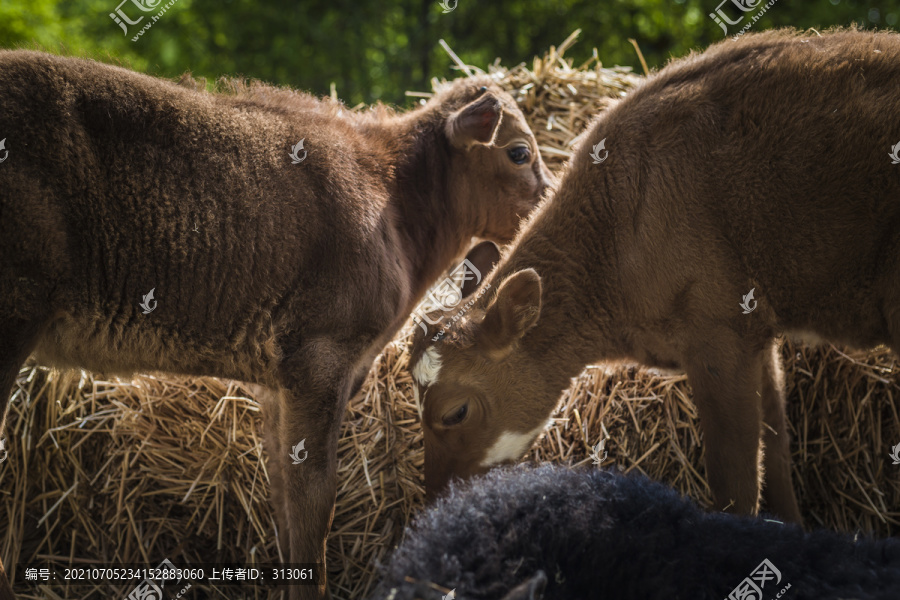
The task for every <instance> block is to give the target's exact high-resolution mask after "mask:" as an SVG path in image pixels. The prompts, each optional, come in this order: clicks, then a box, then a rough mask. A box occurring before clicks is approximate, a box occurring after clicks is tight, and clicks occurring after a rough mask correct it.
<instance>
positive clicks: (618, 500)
mask: <svg viewBox="0 0 900 600" xmlns="http://www.w3.org/2000/svg"><path fill="white" fill-rule="evenodd" d="M763 561H768V563H769V564H768V565H765V563H763ZM760 566H764V567H765V569H766V571H767V573H762V572H761V571H760V569H758V567H760ZM754 573H755V576H753V577H751V574H754ZM383 576H384V579H383V581H382V582H381V583H380V584H379V586H378V588H377V590H376V592H375V593H374V595H372V596H371V599H370V600H413V599H414V598H418V599H422V600H440V599H441V598H442V596H443V595H445V594H446V593H447V591H448V590H451V589H455V590H456V594H455V595H456V598H458V599H475V598H478V599H491V600H494V599H498V598H504V599H505V600H513V599H516V600H525V599H537V598H543V600H579V599H583V600H588V599H594V598H599V599H615V600H678V599H682V600H723V599H726V600H738V599H742V600H761V599H760V596H759V595H743V596H742V595H731V594H732V593H733V592H734V591H735V589H736V588H737V589H738V590H739V591H740V590H742V589H744V590H746V589H753V588H752V585H751V584H748V583H747V582H746V581H745V579H747V578H750V579H751V581H752V584H755V585H756V586H757V587H758V590H759V591H761V592H762V598H765V599H767V600H771V599H775V598H784V599H785V600H838V599H843V600H850V599H854V600H897V598H900V540H896V539H886V540H872V539H865V538H858V539H854V538H851V537H849V536H846V535H840V534H837V533H834V532H830V531H817V532H814V533H806V532H804V531H803V529H802V528H801V527H800V526H798V525H794V524H784V525H783V524H780V523H778V522H774V521H766V520H763V519H762V518H754V517H739V516H735V515H730V514H725V513H706V512H704V511H702V510H700V509H699V508H698V507H697V506H696V505H695V504H694V503H693V502H691V501H690V500H687V499H685V498H682V497H681V496H679V495H678V494H677V493H676V492H675V491H674V490H672V489H670V488H668V487H666V486H664V485H662V484H659V483H656V482H653V481H651V480H649V479H647V478H646V477H643V476H640V475H634V476H624V475H620V474H616V473H613V472H610V471H598V470H590V471H572V470H569V469H566V468H564V467H559V466H550V465H545V466H541V467H538V468H531V467H526V466H524V465H520V466H517V467H513V468H506V469H502V468H498V469H494V470H493V471H491V472H489V473H488V474H487V475H484V476H479V477H476V478H474V479H472V480H470V482H468V483H458V484H453V485H451V488H450V490H449V492H448V493H447V494H446V496H445V497H442V498H439V499H438V500H437V501H436V502H435V503H434V504H433V505H432V506H431V507H429V508H428V509H426V510H425V512H424V513H422V514H421V515H419V517H418V518H417V519H416V520H415V522H414V524H413V525H412V527H411V528H410V530H409V531H408V532H407V534H406V538H405V539H404V541H403V542H402V543H401V544H400V547H399V548H398V549H397V550H396V551H395V552H394V554H393V556H392V557H391V560H390V562H389V564H388V565H387V566H386V567H385V568H384V569H383Z"/></svg>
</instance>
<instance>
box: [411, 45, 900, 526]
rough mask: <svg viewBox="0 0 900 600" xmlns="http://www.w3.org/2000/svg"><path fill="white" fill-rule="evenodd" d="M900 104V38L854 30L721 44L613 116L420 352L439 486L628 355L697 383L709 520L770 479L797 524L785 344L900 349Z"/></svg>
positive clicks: (512, 442)
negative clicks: (602, 367) (481, 284)
mask: <svg viewBox="0 0 900 600" xmlns="http://www.w3.org/2000/svg"><path fill="white" fill-rule="evenodd" d="M897 114H900V35H897V34H894V33H863V32H856V31H839V32H834V33H829V34H826V35H823V36H821V37H819V36H817V35H811V36H801V35H799V34H797V33H794V32H786V31H779V32H768V33H762V34H758V35H747V36H744V37H742V38H741V39H740V40H739V41H732V40H727V41H724V42H721V43H719V44H716V45H714V46H712V47H711V48H709V49H708V50H707V51H706V52H704V53H702V54H696V55H692V56H689V57H687V58H685V59H683V60H678V61H676V62H674V63H673V64H671V65H669V66H667V67H666V68H665V69H663V70H662V71H661V72H659V73H658V74H657V75H654V76H652V77H650V78H648V79H647V81H646V82H645V83H644V84H643V85H642V87H640V88H639V89H637V90H635V91H633V92H632V93H631V94H630V95H629V96H628V97H627V98H625V99H624V100H622V101H621V102H619V103H618V104H617V105H616V106H615V107H613V108H611V109H610V110H609V111H607V112H605V113H604V114H602V115H601V116H600V117H599V118H598V119H597V120H596V122H595V123H594V124H593V125H592V127H591V129H590V131H589V133H588V135H587V137H586V139H585V141H584V143H583V144H582V145H581V147H580V148H579V149H578V150H577V152H576V155H575V157H574V158H573V159H572V161H571V165H570V168H569V170H568V172H567V173H566V174H565V176H564V177H563V179H562V181H561V182H560V185H559V191H558V193H556V195H555V196H554V197H553V198H552V199H548V200H547V201H545V202H544V203H543V204H542V205H541V206H540V207H539V209H538V210H536V211H535V212H534V213H533V214H532V217H531V219H530V221H529V223H528V224H527V226H526V228H525V229H524V230H523V231H522V232H521V234H520V235H519V236H518V238H517V240H516V242H515V245H514V247H513V249H512V250H511V251H510V253H509V254H508V255H507V256H505V257H504V258H503V260H502V261H501V262H500V264H499V266H498V268H497V269H496V271H495V272H494V273H493V274H492V275H491V276H490V277H489V278H488V279H487V281H488V282H489V283H490V284H491V287H490V289H489V291H488V293H485V294H484V295H483V297H482V298H481V299H480V300H478V301H477V302H476V303H475V305H474V306H473V307H472V309H471V310H470V311H469V312H468V313H467V315H466V316H465V317H464V318H462V319H460V320H459V321H458V322H457V323H456V324H455V325H454V326H453V327H451V328H450V329H449V331H448V332H447V333H446V334H445V335H444V336H443V338H441V339H440V340H438V341H437V342H432V340H431V337H430V336H428V337H425V338H424V339H422V340H420V341H417V344H416V346H415V347H414V350H413V354H412V357H411V364H412V365H413V367H412V371H413V374H414V377H415V379H416V381H417V384H418V390H417V393H419V395H420V397H421V398H422V403H423V410H424V417H423V423H424V429H425V481H426V487H427V489H428V492H429V494H433V493H434V492H436V491H439V490H440V489H441V488H443V487H444V486H445V484H446V483H447V481H448V479H449V478H450V477H451V476H462V477H465V476H468V475H472V474H474V473H479V472H482V471H485V470H487V469H488V468H489V467H490V466H491V465H494V464H497V463H500V462H504V461H510V460H514V459H518V458H520V457H521V456H522V454H523V453H524V452H525V451H526V450H527V448H528V447H529V445H530V444H531V443H532V442H533V441H534V439H535V438H536V437H537V436H538V435H539V434H540V432H541V431H542V429H543V427H544V424H545V423H546V422H547V420H548V417H549V416H550V413H551V412H552V410H553V408H554V406H555V405H556V403H557V400H558V398H559V395H560V391H561V390H563V389H564V388H566V387H568V385H569V383H570V379H571V378H572V377H573V376H575V375H577V374H578V373H579V372H580V371H581V370H582V369H583V367H584V366H585V365H587V364H590V363H592V362H595V361H601V360H610V359H612V360H618V359H621V360H633V361H638V362H641V363H643V364H647V365H655V366H659V367H669V368H682V369H684V370H685V371H686V373H687V374H688V376H689V379H690V382H691V384H692V386H693V390H694V401H695V402H696V404H697V407H698V409H699V412H700V419H701V425H702V427H703V432H704V437H705V444H706V469H707V476H708V480H709V484H710V487H711V488H712V491H713V494H714V497H715V502H716V506H717V508H723V509H725V508H727V509H731V510H734V511H736V512H740V513H753V512H755V511H756V510H757V505H758V499H759V490H760V486H761V480H762V474H763V472H765V473H766V479H767V485H766V487H765V490H764V494H765V500H766V502H767V505H768V508H769V509H770V510H772V511H773V512H775V513H777V514H779V515H781V516H783V517H785V518H787V519H791V520H794V521H799V520H800V514H799V511H798V508H797V502H796V499H795V497H794V492H793V488H792V486H791V478H790V453H789V444H788V441H789V440H788V434H787V431H786V427H785V413H784V406H783V405H784V393H783V375H782V370H781V363H780V358H779V354H778V352H777V349H776V347H775V344H774V338H775V337H776V335H777V334H778V333H779V332H782V331H785V332H799V333H813V334H817V335H819V336H822V337H824V338H828V339H831V340H835V341H838V342H841V343H848V344H855V345H859V346H874V345H877V344H890V345H891V346H892V347H893V348H894V349H895V350H898V349H900V165H897V164H892V162H900V159H897V160H896V161H892V159H891V157H889V156H888V154H889V153H890V152H891V149H892V146H893V145H894V144H896V143H897V142H898V141H900V127H898V125H897V123H896V122H895V121H896V119H895V118H894V116H895V115H897ZM602 140H606V144H605V146H606V149H607V150H608V155H607V154H606V151H604V150H599V152H598V151H596V150H594V148H596V147H598V145H599V144H600V142H601V141H602ZM592 155H593V156H592ZM485 268H488V266H487V265H482V266H481V269H482V270H484V269H485ZM752 290H755V292H754V295H755V299H751V298H748V297H747V296H748V294H749V293H750V292H751V291H752ZM741 304H743V305H744V306H745V307H746V308H743V307H742V306H740V305H741ZM760 438H762V440H760ZM760 441H762V446H761V443H760ZM762 447H765V453H764V458H763V452H762Z"/></svg>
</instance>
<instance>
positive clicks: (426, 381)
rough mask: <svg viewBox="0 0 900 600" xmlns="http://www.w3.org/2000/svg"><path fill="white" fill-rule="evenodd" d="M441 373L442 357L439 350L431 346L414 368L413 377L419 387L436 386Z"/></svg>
mask: <svg viewBox="0 0 900 600" xmlns="http://www.w3.org/2000/svg"><path fill="white" fill-rule="evenodd" d="M440 372H441V355H440V354H438V350H437V348H435V347H434V346H431V347H430V348H428V349H427V350H425V352H424V353H423V354H422V358H420V359H419V362H417V363H416V365H415V366H414V367H413V368H412V376H413V379H415V380H416V381H417V382H419V385H421V386H422V387H428V386H430V385H434V384H435V382H436V381H437V380H438V374H440Z"/></svg>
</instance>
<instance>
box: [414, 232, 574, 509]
mask: <svg viewBox="0 0 900 600" xmlns="http://www.w3.org/2000/svg"><path fill="white" fill-rule="evenodd" d="M476 250H478V249H476ZM468 258H469V260H470V261H472V262H473V263H475V264H476V266H478V267H479V270H481V271H482V272H486V270H489V269H490V264H481V265H478V264H477V263H478V258H476V257H473V255H472V254H470V255H469V257H468ZM488 297H489V296H488V294H485V296H484V298H488ZM540 310H541V280H540V277H539V276H538V274H537V273H536V272H535V271H534V270H532V269H527V270H524V271H520V272H518V273H515V274H514V275H512V276H510V277H508V278H506V279H505V280H504V281H503V282H502V283H501V284H500V286H499V288H498V290H497V293H496V294H495V295H493V296H492V297H490V300H487V301H485V302H482V303H481V305H479V304H476V305H475V306H474V307H473V308H472V309H471V310H470V311H469V312H468V313H466V315H465V316H464V317H462V318H461V319H460V320H459V321H458V322H456V323H455V324H453V326H452V327H450V328H449V330H448V331H447V332H446V333H445V334H444V335H443V336H442V337H440V338H439V339H438V340H437V341H433V334H432V333H431V332H429V333H428V334H427V335H425V336H421V337H418V338H417V340H416V343H415V344H414V346H413V350H412V354H411V357H410V365H411V372H412V378H413V391H414V394H415V397H416V403H417V405H418V407H419V411H420V414H421V417H422V426H423V430H424V436H425V489H426V494H427V495H428V497H429V498H431V497H433V496H434V495H435V494H436V493H439V492H440V491H442V490H443V489H444V488H445V487H446V485H447V484H448V483H449V481H450V479H451V478H454V477H456V478H462V479H464V478H467V477H471V476H472V475H477V474H479V473H484V472H486V471H488V470H489V469H490V468H491V467H494V466H496V465H499V464H503V463H508V462H512V461H515V460H517V459H519V458H521V457H522V455H523V454H524V453H525V452H526V451H527V450H528V448H529V447H530V446H531V445H532V443H534V441H535V439H537V437H538V436H539V435H540V434H541V432H542V431H543V430H544V429H545V428H546V426H547V424H548V419H549V416H550V413H551V412H552V406H550V407H549V408H548V406H547V403H546V401H545V400H546V399H547V398H548V393H549V394H550V397H555V394H558V390H556V393H554V392H553V391H552V390H549V389H545V388H546V387H547V386H545V385H543V384H542V382H541V378H540V377H537V378H535V373H540V369H541V364H540V361H539V359H535V358H534V357H532V356H530V355H529V354H528V353H527V352H526V351H525V350H524V349H523V347H522V344H521V340H522V338H523V337H524V336H525V335H526V333H527V332H528V330H529V329H531V328H532V327H534V326H535V325H536V324H537V321H538V318H539V316H540Z"/></svg>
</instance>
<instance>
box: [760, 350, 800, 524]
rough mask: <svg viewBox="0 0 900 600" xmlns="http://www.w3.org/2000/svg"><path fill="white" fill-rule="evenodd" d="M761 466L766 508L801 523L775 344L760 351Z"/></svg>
mask: <svg viewBox="0 0 900 600" xmlns="http://www.w3.org/2000/svg"><path fill="white" fill-rule="evenodd" d="M760 393H761V394H762V407H763V421H764V422H765V425H763V447H764V449H763V452H764V458H763V465H764V467H765V483H764V484H763V498H765V501H766V508H767V509H768V510H769V511H771V512H773V513H775V514H776V515H778V516H779V517H782V518H784V519H787V520H788V521H792V522H794V523H802V522H803V519H802V517H801V516H800V509H799V508H798V506H797V497H796V496H795V495H794V486H793V484H792V482H791V438H790V436H789V435H788V432H787V416H786V415H785V411H784V371H783V370H782V368H781V354H780V352H779V349H778V344H777V343H773V344H772V346H771V348H769V349H768V350H766V351H765V352H764V353H763V376H762V389H761V390H760Z"/></svg>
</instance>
